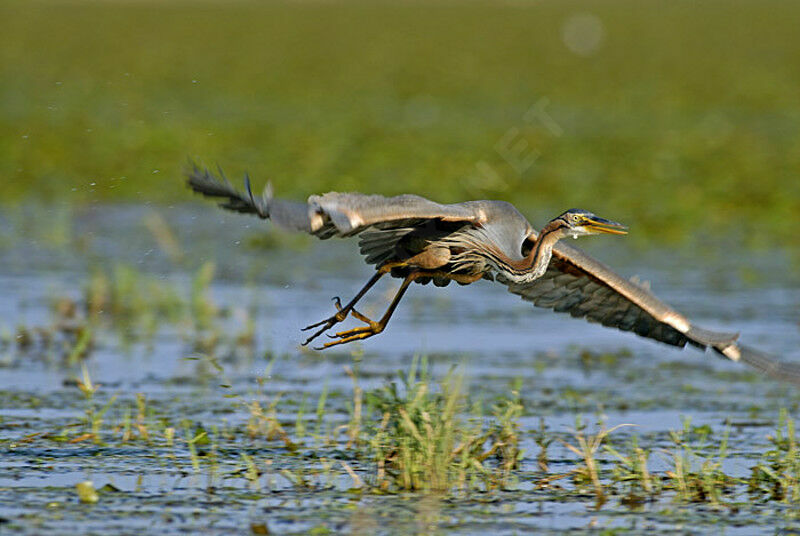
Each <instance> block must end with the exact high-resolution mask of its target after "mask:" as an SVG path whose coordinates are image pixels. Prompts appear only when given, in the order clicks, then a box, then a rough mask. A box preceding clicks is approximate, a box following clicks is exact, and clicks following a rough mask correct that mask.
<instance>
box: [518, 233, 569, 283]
mask: <svg viewBox="0 0 800 536" xmlns="http://www.w3.org/2000/svg"><path fill="white" fill-rule="evenodd" d="M562 236H563V228H562V227H561V226H560V225H553V222H551V223H548V224H547V225H545V226H544V228H543V229H542V231H541V232H540V233H539V236H538V237H537V238H536V243H534V245H533V248H532V249H531V251H530V253H528V256H527V257H526V258H525V260H524V263H525V265H526V266H525V268H526V270H525V272H527V273H526V274H525V276H524V279H525V280H526V281H533V280H534V279H539V278H540V277H542V276H543V275H544V273H545V272H546V271H547V266H548V265H549V264H550V259H551V258H552V257H553V246H555V245H556V242H558V241H559V240H560V239H561V238H562Z"/></svg>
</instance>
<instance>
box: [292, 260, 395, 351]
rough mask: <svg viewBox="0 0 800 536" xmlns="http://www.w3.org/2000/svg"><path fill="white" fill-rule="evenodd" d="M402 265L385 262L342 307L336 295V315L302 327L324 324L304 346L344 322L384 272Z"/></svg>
mask: <svg viewBox="0 0 800 536" xmlns="http://www.w3.org/2000/svg"><path fill="white" fill-rule="evenodd" d="M401 265H403V263H400V262H392V263H387V264H384V265H383V266H381V267H380V268H378V271H377V272H376V273H375V274H374V275H373V276H372V277H371V278H370V279H369V281H367V283H366V285H364V286H363V287H362V288H361V290H359V291H358V294H356V295H355V296H354V297H353V299H352V300H350V301H349V302H348V303H347V305H345V306H344V307H342V302H341V300H339V298H338V296H337V297H335V298H334V304H335V305H336V309H337V311H336V314H335V315H333V316H331V317H329V318H326V319H325V320H321V321H319V322H316V323H314V324H311V325H310V326H306V327H304V328H302V331H308V330H309V329H314V328H316V327H319V326H322V327H321V328H320V329H319V330H317V331H316V332H314V334H313V335H311V336H310V337H309V338H308V339H306V340H305V342H304V343H303V346H306V345H307V344H308V343H310V342H311V341H313V340H314V339H316V338H317V337H319V336H320V335H322V334H323V333H324V332H325V331H327V330H329V329H330V328H332V327H333V326H334V325H335V324H338V323H339V322H344V320H345V319H346V318H347V315H348V313H350V311H351V310H352V309H353V307H355V305H356V303H358V301H359V300H360V299H361V298H363V297H364V294H366V293H367V291H369V289H371V288H372V287H373V286H375V283H377V282H378V280H379V279H380V278H381V276H383V275H384V274H387V273H389V272H390V271H391V270H392V268H395V267H397V266H401Z"/></svg>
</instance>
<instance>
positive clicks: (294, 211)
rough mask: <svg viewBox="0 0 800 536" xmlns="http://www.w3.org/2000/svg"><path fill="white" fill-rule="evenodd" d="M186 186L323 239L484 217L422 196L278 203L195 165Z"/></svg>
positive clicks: (339, 196) (338, 196)
mask: <svg viewBox="0 0 800 536" xmlns="http://www.w3.org/2000/svg"><path fill="white" fill-rule="evenodd" d="M187 177H188V180H187V183H188V185H189V186H190V187H191V188H192V189H193V190H194V191H195V192H198V193H201V194H203V195H205V196H208V197H218V198H222V199H223V201H222V202H221V203H220V206H221V207H223V208H226V209H229V210H235V211H237V212H243V213H250V214H255V215H257V216H259V217H260V218H262V219H271V220H272V221H273V222H274V223H276V224H277V225H279V226H280V227H283V228H286V229H289V230H294V231H304V232H307V233H310V234H312V235H314V236H317V237H319V238H322V239H326V238H331V237H346V236H353V235H356V234H359V233H361V232H362V231H365V230H367V229H378V230H386V229H397V228H409V227H414V226H418V225H420V224H424V223H425V222H426V221H430V220H440V221H448V222H458V221H463V222H465V223H476V224H478V223H481V222H482V221H484V219H485V216H484V215H483V213H482V212H481V210H480V209H479V208H478V207H477V206H476V205H475V204H474V203H470V202H466V203H456V204H452V205H444V204H440V203H436V202H434V201H430V200H429V199H425V198H424V197H420V196H418V195H411V194H406V195H399V196H395V197H384V196H381V195H365V194H359V193H340V192H329V193H326V194H323V195H312V196H310V197H309V198H308V201H307V202H305V203H302V202H297V201H285V200H282V199H275V198H274V197H273V196H272V189H271V188H270V187H269V186H267V188H265V190H264V193H263V194H262V195H261V196H254V195H253V193H252V191H251V190H250V183H249V180H247V179H246V180H245V190H246V191H245V192H240V191H238V190H237V189H236V188H234V187H233V186H232V185H231V184H230V182H228V180H227V179H226V178H225V176H224V174H222V172H221V171H220V177H217V176H216V175H214V174H213V173H212V172H210V171H209V170H208V169H201V168H199V167H198V166H197V165H194V164H192V166H191V168H190V169H189V171H188V172H187Z"/></svg>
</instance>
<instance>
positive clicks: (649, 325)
mask: <svg viewBox="0 0 800 536" xmlns="http://www.w3.org/2000/svg"><path fill="white" fill-rule="evenodd" d="M189 185H190V186H191V187H192V188H193V189H194V190H195V191H197V192H200V193H202V194H204V195H207V196H211V197H220V198H223V199H225V201H224V202H223V203H221V206H223V207H224V208H227V209H230V210H235V211H238V212H246V213H254V214H256V215H258V216H259V217H261V218H264V219H267V218H269V219H271V220H272V221H273V222H275V223H276V224H277V225H279V226H281V227H284V228H287V229H292V230H296V231H304V232H307V233H310V234H312V235H314V236H317V237H319V238H321V239H327V238H331V237H350V236H356V235H357V236H358V237H359V246H360V250H361V253H362V254H363V255H364V257H365V260H366V262H367V263H369V264H373V265H375V267H376V273H375V275H374V276H373V277H372V278H371V279H370V280H369V281H368V282H367V283H366V285H365V286H364V288H362V289H361V291H360V292H359V293H358V294H357V295H356V296H355V297H354V298H353V299H352V300H351V301H350V302H349V303H347V304H346V305H344V306H342V305H341V304H340V303H339V302H338V299H337V303H336V305H337V309H338V311H337V312H336V313H335V314H334V315H333V316H331V317H330V318H327V319H325V320H323V321H321V322H318V323H316V324H312V325H311V326H308V328H306V329H311V328H319V329H318V330H317V331H316V332H315V333H314V334H313V335H312V336H311V337H309V339H308V340H306V342H305V343H304V344H308V343H309V342H310V341H311V340H313V339H314V338H316V337H317V336H319V335H321V334H322V333H324V332H325V331H327V330H328V329H330V328H331V327H333V326H334V325H335V324H337V323H339V322H342V321H344V320H345V319H346V318H347V317H348V316H353V317H355V318H357V319H359V320H362V321H363V322H364V323H365V324H366V325H365V326H363V327H358V328H354V329H350V330H346V331H342V332H338V333H336V334H335V335H333V336H332V337H333V338H334V341H333V342H329V343H326V344H325V345H323V348H328V347H331V346H336V345H338V344H343V343H347V342H351V341H354V340H360V339H365V338H367V337H371V336H373V335H376V334H378V333H380V332H381V331H383V329H384V328H385V327H386V324H387V323H388V321H389V318H390V317H391V315H392V313H393V312H394V310H395V308H396V307H397V305H398V304H399V302H400V300H401V299H402V297H403V295H404V293H405V292H406V290H407V289H408V287H409V285H410V284H411V283H414V282H416V283H423V284H425V283H428V282H431V281H433V283H434V284H435V285H438V286H444V285H447V284H449V283H450V282H451V281H456V282H457V283H460V284H470V283H473V282H475V281H478V280H479V279H482V278H484V279H490V280H495V281H497V282H499V283H502V284H503V285H505V286H506V287H507V288H508V290H509V291H510V292H512V293H514V294H517V295H519V296H521V297H522V298H523V299H524V300H527V301H530V302H532V303H533V304H534V305H536V306H539V307H547V308H550V309H553V310H554V311H556V312H564V313H569V314H570V315H571V316H573V317H583V318H586V319H587V320H589V321H590V322H598V323H601V324H602V325H604V326H608V327H615V328H618V329H621V330H623V331H632V332H634V333H636V334H638V335H641V336H643V337H648V338H651V339H654V340H657V341H660V342H664V343H667V344H671V345H674V346H679V347H682V346H685V345H686V344H687V343H689V344H691V345H693V346H696V347H699V348H703V349H705V348H711V349H713V350H715V351H716V352H717V353H718V354H720V355H722V356H725V357H727V358H728V359H730V360H732V361H740V360H741V361H743V362H745V363H747V364H750V365H752V366H754V367H756V368H758V369H760V370H762V371H764V372H766V373H769V374H772V375H775V376H779V377H781V378H782V379H786V380H790V381H793V382H797V383H800V370H798V367H796V366H794V365H791V364H785V363H781V362H779V361H776V360H774V359H773V358H771V357H769V356H766V355H765V354H763V353H761V352H758V351H756V350H754V349H752V348H749V347H747V346H743V345H741V344H739V343H738V341H737V339H738V334H735V333H722V332H716V331H709V330H705V329H702V328H699V327H698V326H696V325H694V324H693V323H692V322H690V321H689V319H688V318H686V317H685V316H683V315H682V314H680V313H678V312H677V311H675V310H674V309H672V308H671V307H670V306H668V305H667V304H665V303H664V302H662V301H661V300H659V299H658V298H656V297H655V296H654V295H653V294H652V293H651V292H650V291H649V288H648V287H647V285H643V284H640V283H638V282H637V281H634V280H628V279H626V278H623V277H622V276H620V275H618V274H617V273H616V272H614V271H613V270H611V269H610V268H609V267H608V266H606V265H604V264H603V263H601V262H599V261H597V260H596V259H594V258H592V257H591V256H589V255H587V254H586V253H585V252H583V251H582V250H580V249H578V248H574V247H572V246H570V245H568V244H566V243H565V242H564V241H560V240H562V239H564V238H569V237H572V238H578V237H580V236H584V235H588V234H598V233H611V234H624V233H625V232H626V231H625V227H624V226H622V225H620V224H617V223H615V222H611V221H608V220H604V219H602V218H598V217H597V216H595V215H594V214H592V213H590V212H587V211H583V210H577V209H572V210H569V211H566V212H565V213H563V214H561V215H560V216H558V217H556V218H554V219H553V220H551V221H550V222H549V223H548V224H546V225H545V226H544V227H542V228H541V229H540V230H539V231H538V232H537V231H536V230H535V229H534V227H533V226H532V225H531V224H530V222H529V221H528V220H527V219H526V218H525V216H523V215H522V214H521V213H520V212H519V211H518V210H517V209H516V208H515V207H514V206H513V205H511V204H510V203H507V202H504V201H466V202H463V203H455V204H439V203H435V202H433V201H430V200H428V199H425V198H423V197H420V196H417V195H402V196H396V197H388V198H387V197H383V196H379V195H364V194H358V193H339V192H330V193H326V194H323V195H312V196H310V197H309V198H308V200H307V202H295V201H285V200H280V199H275V198H273V197H272V193H271V191H270V189H269V187H268V188H267V190H265V192H264V194H263V195H262V196H261V197H255V196H253V194H252V193H251V192H250V186H249V181H247V180H246V186H247V192H246V193H242V192H239V191H237V190H236V189H235V188H233V187H232V186H231V185H230V183H228V182H227V180H225V181H221V180H219V179H217V178H216V177H214V176H213V175H212V174H211V173H210V172H208V171H205V170H200V169H199V168H197V167H194V168H193V169H192V170H191V172H190V173H189ZM385 274H391V275H392V276H394V277H398V278H402V279H403V282H402V284H401V286H400V289H399V290H398V292H397V295H396V296H395V298H394V300H393V301H392V303H391V304H390V305H389V307H388V309H387V311H386V313H385V314H384V315H383V317H382V318H381V319H380V320H379V321H377V322H376V321H373V320H372V319H370V318H367V317H366V316H364V315H363V314H361V313H359V312H358V311H357V310H356V309H355V305H356V304H357V302H358V301H359V300H360V299H361V298H362V297H363V296H364V294H366V292H367V291H368V290H369V289H370V288H371V287H372V286H373V285H374V284H375V283H376V282H377V281H378V280H379V279H380V278H381V277H382V276H383V275H385Z"/></svg>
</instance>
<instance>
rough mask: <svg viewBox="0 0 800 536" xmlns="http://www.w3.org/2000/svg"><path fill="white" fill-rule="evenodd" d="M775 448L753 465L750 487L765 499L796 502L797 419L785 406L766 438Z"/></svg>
mask: <svg viewBox="0 0 800 536" xmlns="http://www.w3.org/2000/svg"><path fill="white" fill-rule="evenodd" d="M767 439H768V440H769V441H770V443H772V446H773V448H771V449H770V450H768V451H767V452H765V453H764V454H763V457H762V460H761V461H760V462H759V463H758V464H756V465H755V466H753V467H752V468H751V475H750V479H749V480H748V482H747V484H748V490H749V491H750V493H751V494H753V495H754V496H757V497H760V498H761V499H762V500H764V501H769V500H772V501H783V502H787V503H797V501H798V500H800V450H798V448H797V436H796V434H795V425H794V420H793V419H792V418H791V417H789V416H788V414H787V412H786V410H785V409H782V410H781V412H780V416H779V418H778V427H777V428H776V430H775V433H774V434H773V435H770V436H768V437H767Z"/></svg>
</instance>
